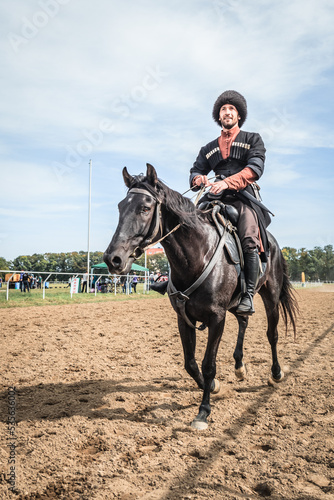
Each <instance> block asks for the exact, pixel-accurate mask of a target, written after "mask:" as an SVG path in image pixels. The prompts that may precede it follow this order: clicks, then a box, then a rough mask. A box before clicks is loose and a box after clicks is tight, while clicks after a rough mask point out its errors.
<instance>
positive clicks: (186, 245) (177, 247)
mask: <svg viewBox="0 0 334 500" xmlns="http://www.w3.org/2000/svg"><path fill="white" fill-rule="evenodd" d="M172 224H174V227H175V226H176V221H175V220H173V221H171V220H169V221H168V222H167V223H165V227H166V229H165V231H168V230H169V231H170V230H171V228H172V227H173V226H172ZM216 242H217V234H216V232H215V231H214V229H213V228H212V227H211V226H210V225H209V224H206V223H205V222H203V221H201V220H198V222H197V224H196V227H195V228H189V227H186V226H182V225H181V227H180V228H179V229H177V230H176V231H175V232H173V233H172V234H170V235H169V236H168V237H167V238H166V239H165V240H164V241H163V242H162V246H163V247H164V250H165V253H166V255H167V258H168V261H169V265H170V268H171V273H172V276H173V275H177V276H180V275H181V276H182V275H184V274H185V273H186V274H187V275H188V276H189V273H191V274H192V275H198V274H199V273H201V272H202V270H203V267H204V266H205V265H206V264H207V261H208V258H209V257H211V255H212V249H214V248H215V247H216Z"/></svg>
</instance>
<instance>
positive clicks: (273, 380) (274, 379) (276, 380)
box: [268, 370, 284, 385]
mask: <svg viewBox="0 0 334 500" xmlns="http://www.w3.org/2000/svg"><path fill="white" fill-rule="evenodd" d="M283 379H284V371H283V370H281V371H280V374H279V375H278V377H274V375H273V374H272V373H270V375H269V378H268V385H275V384H279V383H280V382H282V380H283Z"/></svg>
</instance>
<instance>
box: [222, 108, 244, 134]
mask: <svg viewBox="0 0 334 500" xmlns="http://www.w3.org/2000/svg"><path fill="white" fill-rule="evenodd" d="M239 119H240V116H239V113H238V110H237V108H235V107H234V106H233V105H232V104H224V106H222V107H221V108H220V111H219V120H220V123H221V124H222V127H223V128H226V129H230V128H233V127H234V126H235V125H237V124H238V122H239Z"/></svg>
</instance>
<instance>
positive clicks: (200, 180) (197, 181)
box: [193, 175, 211, 187]
mask: <svg viewBox="0 0 334 500" xmlns="http://www.w3.org/2000/svg"><path fill="white" fill-rule="evenodd" d="M202 184H203V185H204V186H205V187H207V186H211V182H210V181H209V179H208V178H207V176H206V175H196V177H194V179H193V186H199V187H201V185H202Z"/></svg>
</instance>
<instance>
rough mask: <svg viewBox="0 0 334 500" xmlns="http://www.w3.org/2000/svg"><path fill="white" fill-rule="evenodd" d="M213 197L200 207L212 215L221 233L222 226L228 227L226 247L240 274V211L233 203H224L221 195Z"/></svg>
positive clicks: (241, 255)
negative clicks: (238, 227) (238, 226)
mask: <svg viewBox="0 0 334 500" xmlns="http://www.w3.org/2000/svg"><path fill="white" fill-rule="evenodd" d="M211 197H212V199H211V200H208V199H207V200H205V201H202V202H201V203H200V204H199V206H198V208H199V210H201V211H202V212H206V213H209V214H210V215H211V218H212V222H214V223H215V225H216V227H217V229H218V232H219V233H220V235H221V234H222V231H223V229H222V228H226V229H227V231H228V233H227V237H226V242H225V248H226V251H227V254H228V256H229V258H230V260H231V261H232V263H233V264H234V265H235V266H236V270H237V272H238V276H239V275H240V273H241V269H242V268H243V252H242V248H241V243H240V239H239V236H238V232H237V227H236V226H237V224H238V219H239V214H238V211H237V209H236V208H235V207H233V206H232V205H226V204H225V203H223V202H222V201H221V200H220V199H219V197H220V195H210V198H211Z"/></svg>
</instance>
